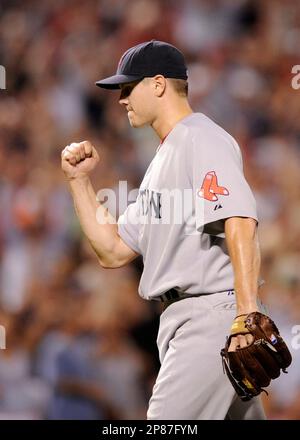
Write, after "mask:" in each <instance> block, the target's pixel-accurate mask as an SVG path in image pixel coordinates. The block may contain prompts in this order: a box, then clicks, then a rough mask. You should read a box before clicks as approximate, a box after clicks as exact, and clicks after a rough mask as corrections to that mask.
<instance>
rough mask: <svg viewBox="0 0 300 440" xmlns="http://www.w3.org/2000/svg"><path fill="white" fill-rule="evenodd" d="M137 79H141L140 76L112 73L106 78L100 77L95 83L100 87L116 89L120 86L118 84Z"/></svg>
mask: <svg viewBox="0 0 300 440" xmlns="http://www.w3.org/2000/svg"><path fill="white" fill-rule="evenodd" d="M138 79H142V77H141V76H136V75H113V76H109V77H108V78H104V79H101V80H100V81H97V82H96V83H95V84H96V86H98V87H101V88H102V89H110V90H116V89H119V88H120V84H126V83H130V82H132V81H136V80H138Z"/></svg>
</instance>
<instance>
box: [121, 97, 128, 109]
mask: <svg viewBox="0 0 300 440" xmlns="http://www.w3.org/2000/svg"><path fill="white" fill-rule="evenodd" d="M119 104H120V105H124V106H125V107H126V106H127V105H128V99H127V98H125V97H123V96H122V95H121V96H120V98H119Z"/></svg>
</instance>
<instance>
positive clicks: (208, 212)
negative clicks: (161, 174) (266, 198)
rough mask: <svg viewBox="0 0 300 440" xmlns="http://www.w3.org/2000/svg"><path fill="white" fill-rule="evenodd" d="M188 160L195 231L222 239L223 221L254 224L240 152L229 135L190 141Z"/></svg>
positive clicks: (251, 197) (254, 214) (252, 199)
mask: <svg viewBox="0 0 300 440" xmlns="http://www.w3.org/2000/svg"><path fill="white" fill-rule="evenodd" d="M206 142H207V143H206ZM191 159H192V164H191V168H192V170H193V171H192V174H193V193H194V200H195V204H196V205H195V215H196V227H197V230H198V231H200V232H204V233H208V234H211V235H216V236H219V237H225V233H224V224H225V221H224V220H225V219H226V218H229V217H250V218H253V219H255V220H256V221H258V217H257V209H256V201H255V198H254V196H253V193H252V191H251V189H250V187H249V184H248V182H247V181H246V178H245V176H244V172H243V161H242V155H241V151H240V148H239V146H238V144H237V142H236V141H235V140H234V139H233V138H232V137H231V136H230V135H228V134H227V133H226V132H225V133H224V134H223V133H219V132H217V133H214V134H212V135H210V136H208V138H207V139H200V140H199V139H197V137H194V138H193V154H192V155H191Z"/></svg>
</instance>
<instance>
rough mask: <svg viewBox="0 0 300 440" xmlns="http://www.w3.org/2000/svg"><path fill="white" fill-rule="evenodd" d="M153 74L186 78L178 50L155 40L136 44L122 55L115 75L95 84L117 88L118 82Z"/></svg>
mask: <svg viewBox="0 0 300 440" xmlns="http://www.w3.org/2000/svg"><path fill="white" fill-rule="evenodd" d="M155 75H163V76H164V77H166V78H177V79H187V77H188V76H187V67H186V64H185V60H184V56H183V54H182V53H181V52H180V50H178V49H177V48H176V47H175V46H172V45H171V44H169V43H165V42H163V41H157V40H151V41H146V42H145V43H141V44H138V45H137V46H134V47H131V48H130V49H128V50H127V51H126V52H125V53H124V54H123V55H122V57H121V59H120V61H119V65H118V68H117V72H116V74H115V75H113V76H109V77H108V78H104V79H101V80H100V81H97V82H96V85H97V86H99V87H102V88H103V89H119V88H120V84H126V83H130V82H132V81H137V80H139V79H140V80H141V79H143V78H146V77H152V76H155Z"/></svg>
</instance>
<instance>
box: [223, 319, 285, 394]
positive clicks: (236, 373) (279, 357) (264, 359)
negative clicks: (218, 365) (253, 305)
mask: <svg viewBox="0 0 300 440" xmlns="http://www.w3.org/2000/svg"><path fill="white" fill-rule="evenodd" d="M242 316H244V318H243V319H241V318H240V317H239V318H240V319H237V318H238V317H237V318H236V319H235V320H234V322H233V325H232V327H231V333H230V336H229V337H228V338H227V341H226V344H225V347H224V348H223V349H222V350H221V356H222V361H223V369H224V372H225V373H226V374H227V376H228V378H229V380H230V382H231V383H232V385H233V387H234V389H235V390H236V392H237V394H238V396H239V397H240V398H241V399H242V400H244V401H246V400H250V399H252V397H254V396H257V395H258V394H260V393H261V392H262V391H265V390H264V389H263V387H267V386H268V385H269V384H270V382H271V379H276V377H278V376H279V375H280V370H282V371H283V372H284V373H286V371H285V369H286V368H287V367H288V366H289V365H290V364H291V362H292V356H291V353H290V351H289V349H288V347H287V346H286V344H285V342H284V340H283V339H282V337H281V336H280V334H279V330H278V328H277V327H276V325H275V324H274V322H273V321H272V320H271V319H270V318H269V317H268V316H266V315H263V314H262V313H259V312H253V313H250V314H249V315H242ZM249 333H250V334H251V335H252V336H253V341H252V343H251V344H250V345H248V346H247V347H243V348H237V349H236V350H235V351H229V346H230V341H231V339H232V337H233V336H236V335H245V334H249Z"/></svg>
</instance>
